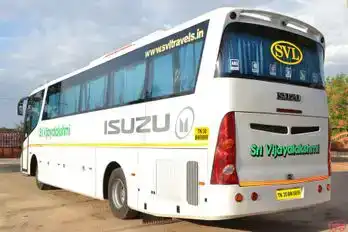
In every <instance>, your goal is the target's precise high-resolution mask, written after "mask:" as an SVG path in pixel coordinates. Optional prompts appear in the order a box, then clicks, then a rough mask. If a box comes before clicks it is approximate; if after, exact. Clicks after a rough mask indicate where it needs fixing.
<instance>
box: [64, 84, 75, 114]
mask: <svg viewBox="0 0 348 232" xmlns="http://www.w3.org/2000/svg"><path fill="white" fill-rule="evenodd" d="M79 98H80V85H72V86H68V87H66V88H64V89H63V91H62V94H61V102H60V114H61V115H62V116H63V115H69V114H74V113H77V112H78V111H79Z"/></svg>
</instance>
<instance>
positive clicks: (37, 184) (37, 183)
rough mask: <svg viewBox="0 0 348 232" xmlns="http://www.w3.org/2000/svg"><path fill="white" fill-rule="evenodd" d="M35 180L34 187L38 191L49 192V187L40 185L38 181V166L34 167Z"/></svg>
mask: <svg viewBox="0 0 348 232" xmlns="http://www.w3.org/2000/svg"><path fill="white" fill-rule="evenodd" d="M35 180H36V186H37V187H38V188H39V189H40V190H49V189H50V186H49V185H47V184H45V183H42V182H40V181H39V165H38V166H36V170H35Z"/></svg>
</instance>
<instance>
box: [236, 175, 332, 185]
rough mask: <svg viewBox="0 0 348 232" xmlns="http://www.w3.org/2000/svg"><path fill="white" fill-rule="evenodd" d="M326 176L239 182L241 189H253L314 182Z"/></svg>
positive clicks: (326, 177) (324, 178)
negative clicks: (255, 187)
mask: <svg viewBox="0 0 348 232" xmlns="http://www.w3.org/2000/svg"><path fill="white" fill-rule="evenodd" d="M328 178H329V177H328V176H312V177H307V178H299V179H296V180H270V181H241V182H240V186H241V187H253V186H269V185H287V184H300V183H305V182H314V181H321V180H327V179H328Z"/></svg>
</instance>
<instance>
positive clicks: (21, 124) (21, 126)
mask: <svg viewBox="0 0 348 232" xmlns="http://www.w3.org/2000/svg"><path fill="white" fill-rule="evenodd" d="M15 130H16V131H18V132H21V133H22V132H23V131H24V122H23V121H20V123H19V124H16V128H15Z"/></svg>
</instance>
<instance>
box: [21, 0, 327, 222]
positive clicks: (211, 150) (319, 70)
mask: <svg viewBox="0 0 348 232" xmlns="http://www.w3.org/2000/svg"><path fill="white" fill-rule="evenodd" d="M324 56H325V39H324V37H323V35H322V34H321V32H320V31H318V30H317V29H315V28H314V27H312V26H311V25H308V24H306V23H304V22H302V21H299V20H297V19H294V18H291V17H288V16H285V15H282V14H278V13H273V12H268V11H263V10H254V9H244V8H229V7H226V8H218V9H215V10H212V11H210V12H208V13H205V14H203V15H200V16H199V17H197V18H194V19H192V20H190V21H187V22H184V23H182V24H180V25H178V26H175V27H172V28H170V29H167V30H158V31H156V32H154V33H152V34H149V35H148V36H145V37H143V38H140V39H138V40H135V41H134V42H132V43H130V44H128V45H126V46H124V47H121V48H120V49H118V50H116V51H113V52H111V53H109V54H106V55H104V56H102V57H100V58H98V59H96V60H94V61H92V62H91V63H89V64H88V65H87V66H85V67H83V68H81V69H79V70H76V71H74V72H72V73H70V74H67V75H65V76H62V77H59V78H57V79H55V80H52V81H50V82H48V83H46V84H44V85H43V86H41V87H39V88H37V89H35V90H34V91H32V92H31V94H29V96H27V97H24V98H22V99H21V100H20V101H19V103H18V106H17V111H18V114H19V115H25V117H24V122H25V141H24V144H23V153H22V155H21V172H22V173H23V174H24V175H28V176H35V178H36V184H37V186H38V188H39V189H41V190H48V189H53V188H60V189H64V190H67V191H71V192H75V193H78V194H82V195H85V196H88V197H91V198H95V199H100V200H108V202H109V203H108V204H109V205H110V211H111V212H112V213H113V215H114V216H115V217H117V218H120V219H131V218H134V217H136V216H137V215H138V214H139V213H145V214H148V215H153V216H161V217H168V218H191V219H201V220H222V219H231V218H237V217H245V216H249V215H259V214H269V213H275V212H280V211H288V210H292V209H299V208H303V207H312V206H315V205H318V204H322V203H324V202H327V201H329V200H330V198H331V192H330V190H331V165H330V152H329V151H330V149H329V148H330V142H329V141H330V134H329V119H328V104H327V95H326V92H325V85H324V70H323V63H324Z"/></svg>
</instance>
